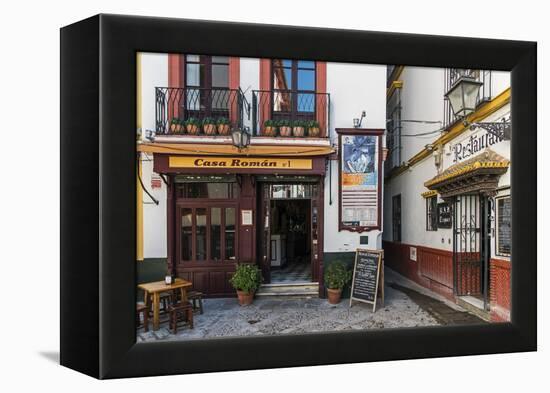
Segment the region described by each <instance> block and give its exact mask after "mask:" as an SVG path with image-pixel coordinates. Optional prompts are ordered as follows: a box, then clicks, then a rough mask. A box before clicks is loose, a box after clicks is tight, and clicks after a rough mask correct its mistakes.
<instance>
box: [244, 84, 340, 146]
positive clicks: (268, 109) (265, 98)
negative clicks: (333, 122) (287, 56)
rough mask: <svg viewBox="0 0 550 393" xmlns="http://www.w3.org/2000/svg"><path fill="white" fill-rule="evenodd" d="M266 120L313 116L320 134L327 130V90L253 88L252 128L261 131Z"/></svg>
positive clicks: (288, 119) (256, 131)
mask: <svg viewBox="0 0 550 393" xmlns="http://www.w3.org/2000/svg"><path fill="white" fill-rule="evenodd" d="M266 120H275V121H279V120H286V121H289V122H293V121H296V120H303V121H309V120H316V121H318V122H319V128H320V136H321V137H328V136H330V135H329V132H330V94H328V93H314V92H311V91H290V90H253V91H252V129H253V135H260V134H261V132H262V128H263V125H264V123H265V121H266Z"/></svg>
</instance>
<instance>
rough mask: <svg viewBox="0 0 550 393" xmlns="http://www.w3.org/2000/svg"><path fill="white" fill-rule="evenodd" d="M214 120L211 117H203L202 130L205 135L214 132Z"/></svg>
mask: <svg viewBox="0 0 550 393" xmlns="http://www.w3.org/2000/svg"><path fill="white" fill-rule="evenodd" d="M216 128H217V127H216V120H215V119H213V118H211V117H205V118H204V119H203V120H202V130H203V131H204V133H205V134H206V135H215V134H216Z"/></svg>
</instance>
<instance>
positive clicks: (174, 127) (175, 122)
mask: <svg viewBox="0 0 550 393" xmlns="http://www.w3.org/2000/svg"><path fill="white" fill-rule="evenodd" d="M184 131H185V125H184V124H183V121H182V120H180V119H178V118H177V117H174V118H173V119H172V120H170V127H169V132H170V134H181V133H183V132H184Z"/></svg>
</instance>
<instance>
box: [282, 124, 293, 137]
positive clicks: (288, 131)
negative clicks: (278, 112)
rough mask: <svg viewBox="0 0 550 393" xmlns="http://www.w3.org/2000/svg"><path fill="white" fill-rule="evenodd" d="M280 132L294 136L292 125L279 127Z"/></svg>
mask: <svg viewBox="0 0 550 393" xmlns="http://www.w3.org/2000/svg"><path fill="white" fill-rule="evenodd" d="M279 134H280V135H281V136H292V127H287V126H281V127H279Z"/></svg>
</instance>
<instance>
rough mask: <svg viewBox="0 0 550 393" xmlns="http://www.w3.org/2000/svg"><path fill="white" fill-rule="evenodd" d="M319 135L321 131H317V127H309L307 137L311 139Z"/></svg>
mask: <svg viewBox="0 0 550 393" xmlns="http://www.w3.org/2000/svg"><path fill="white" fill-rule="evenodd" d="M320 134H321V130H320V129H319V127H311V128H309V129H308V135H309V136H311V137H313V138H316V137H318V136H319V135H320Z"/></svg>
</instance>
